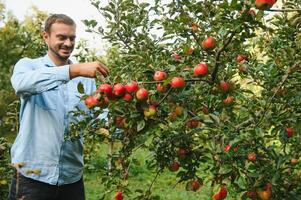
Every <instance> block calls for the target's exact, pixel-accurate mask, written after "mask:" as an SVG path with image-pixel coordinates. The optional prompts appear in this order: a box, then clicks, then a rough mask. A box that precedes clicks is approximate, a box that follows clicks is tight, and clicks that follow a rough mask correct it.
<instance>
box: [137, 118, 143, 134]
mask: <svg viewBox="0 0 301 200" xmlns="http://www.w3.org/2000/svg"><path fill="white" fill-rule="evenodd" d="M144 127H145V121H144V120H140V121H139V122H138V124H137V132H140V131H142V130H143V129H144Z"/></svg>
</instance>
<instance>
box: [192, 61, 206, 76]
mask: <svg viewBox="0 0 301 200" xmlns="http://www.w3.org/2000/svg"><path fill="white" fill-rule="evenodd" d="M193 73H194V75H195V76H199V75H206V74H207V73H208V66H207V65H206V64H205V63H200V64H198V65H197V66H195V67H194V69H193Z"/></svg>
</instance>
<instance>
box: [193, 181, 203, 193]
mask: <svg viewBox="0 0 301 200" xmlns="http://www.w3.org/2000/svg"><path fill="white" fill-rule="evenodd" d="M191 184H192V190H193V191H197V190H198V189H199V188H200V186H201V185H200V183H199V181H198V180H194V181H192V183H191Z"/></svg>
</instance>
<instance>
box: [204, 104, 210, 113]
mask: <svg viewBox="0 0 301 200" xmlns="http://www.w3.org/2000/svg"><path fill="white" fill-rule="evenodd" d="M202 111H203V113H204V114H208V113H209V108H208V106H206V105H205V106H203V108H202Z"/></svg>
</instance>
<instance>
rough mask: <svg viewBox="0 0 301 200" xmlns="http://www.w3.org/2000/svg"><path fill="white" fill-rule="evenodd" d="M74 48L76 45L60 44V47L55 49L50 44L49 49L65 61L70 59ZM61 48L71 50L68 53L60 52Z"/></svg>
mask: <svg viewBox="0 0 301 200" xmlns="http://www.w3.org/2000/svg"><path fill="white" fill-rule="evenodd" d="M73 49H74V46H71V47H68V46H58V49H55V48H53V47H51V46H49V50H50V51H51V52H52V53H53V54H54V55H55V56H56V57H57V58H58V59H59V60H61V61H63V62H65V61H67V60H68V59H69V57H70V55H71V53H72V51H73ZM60 50H64V51H69V52H70V53H68V55H64V54H62V53H60Z"/></svg>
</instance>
